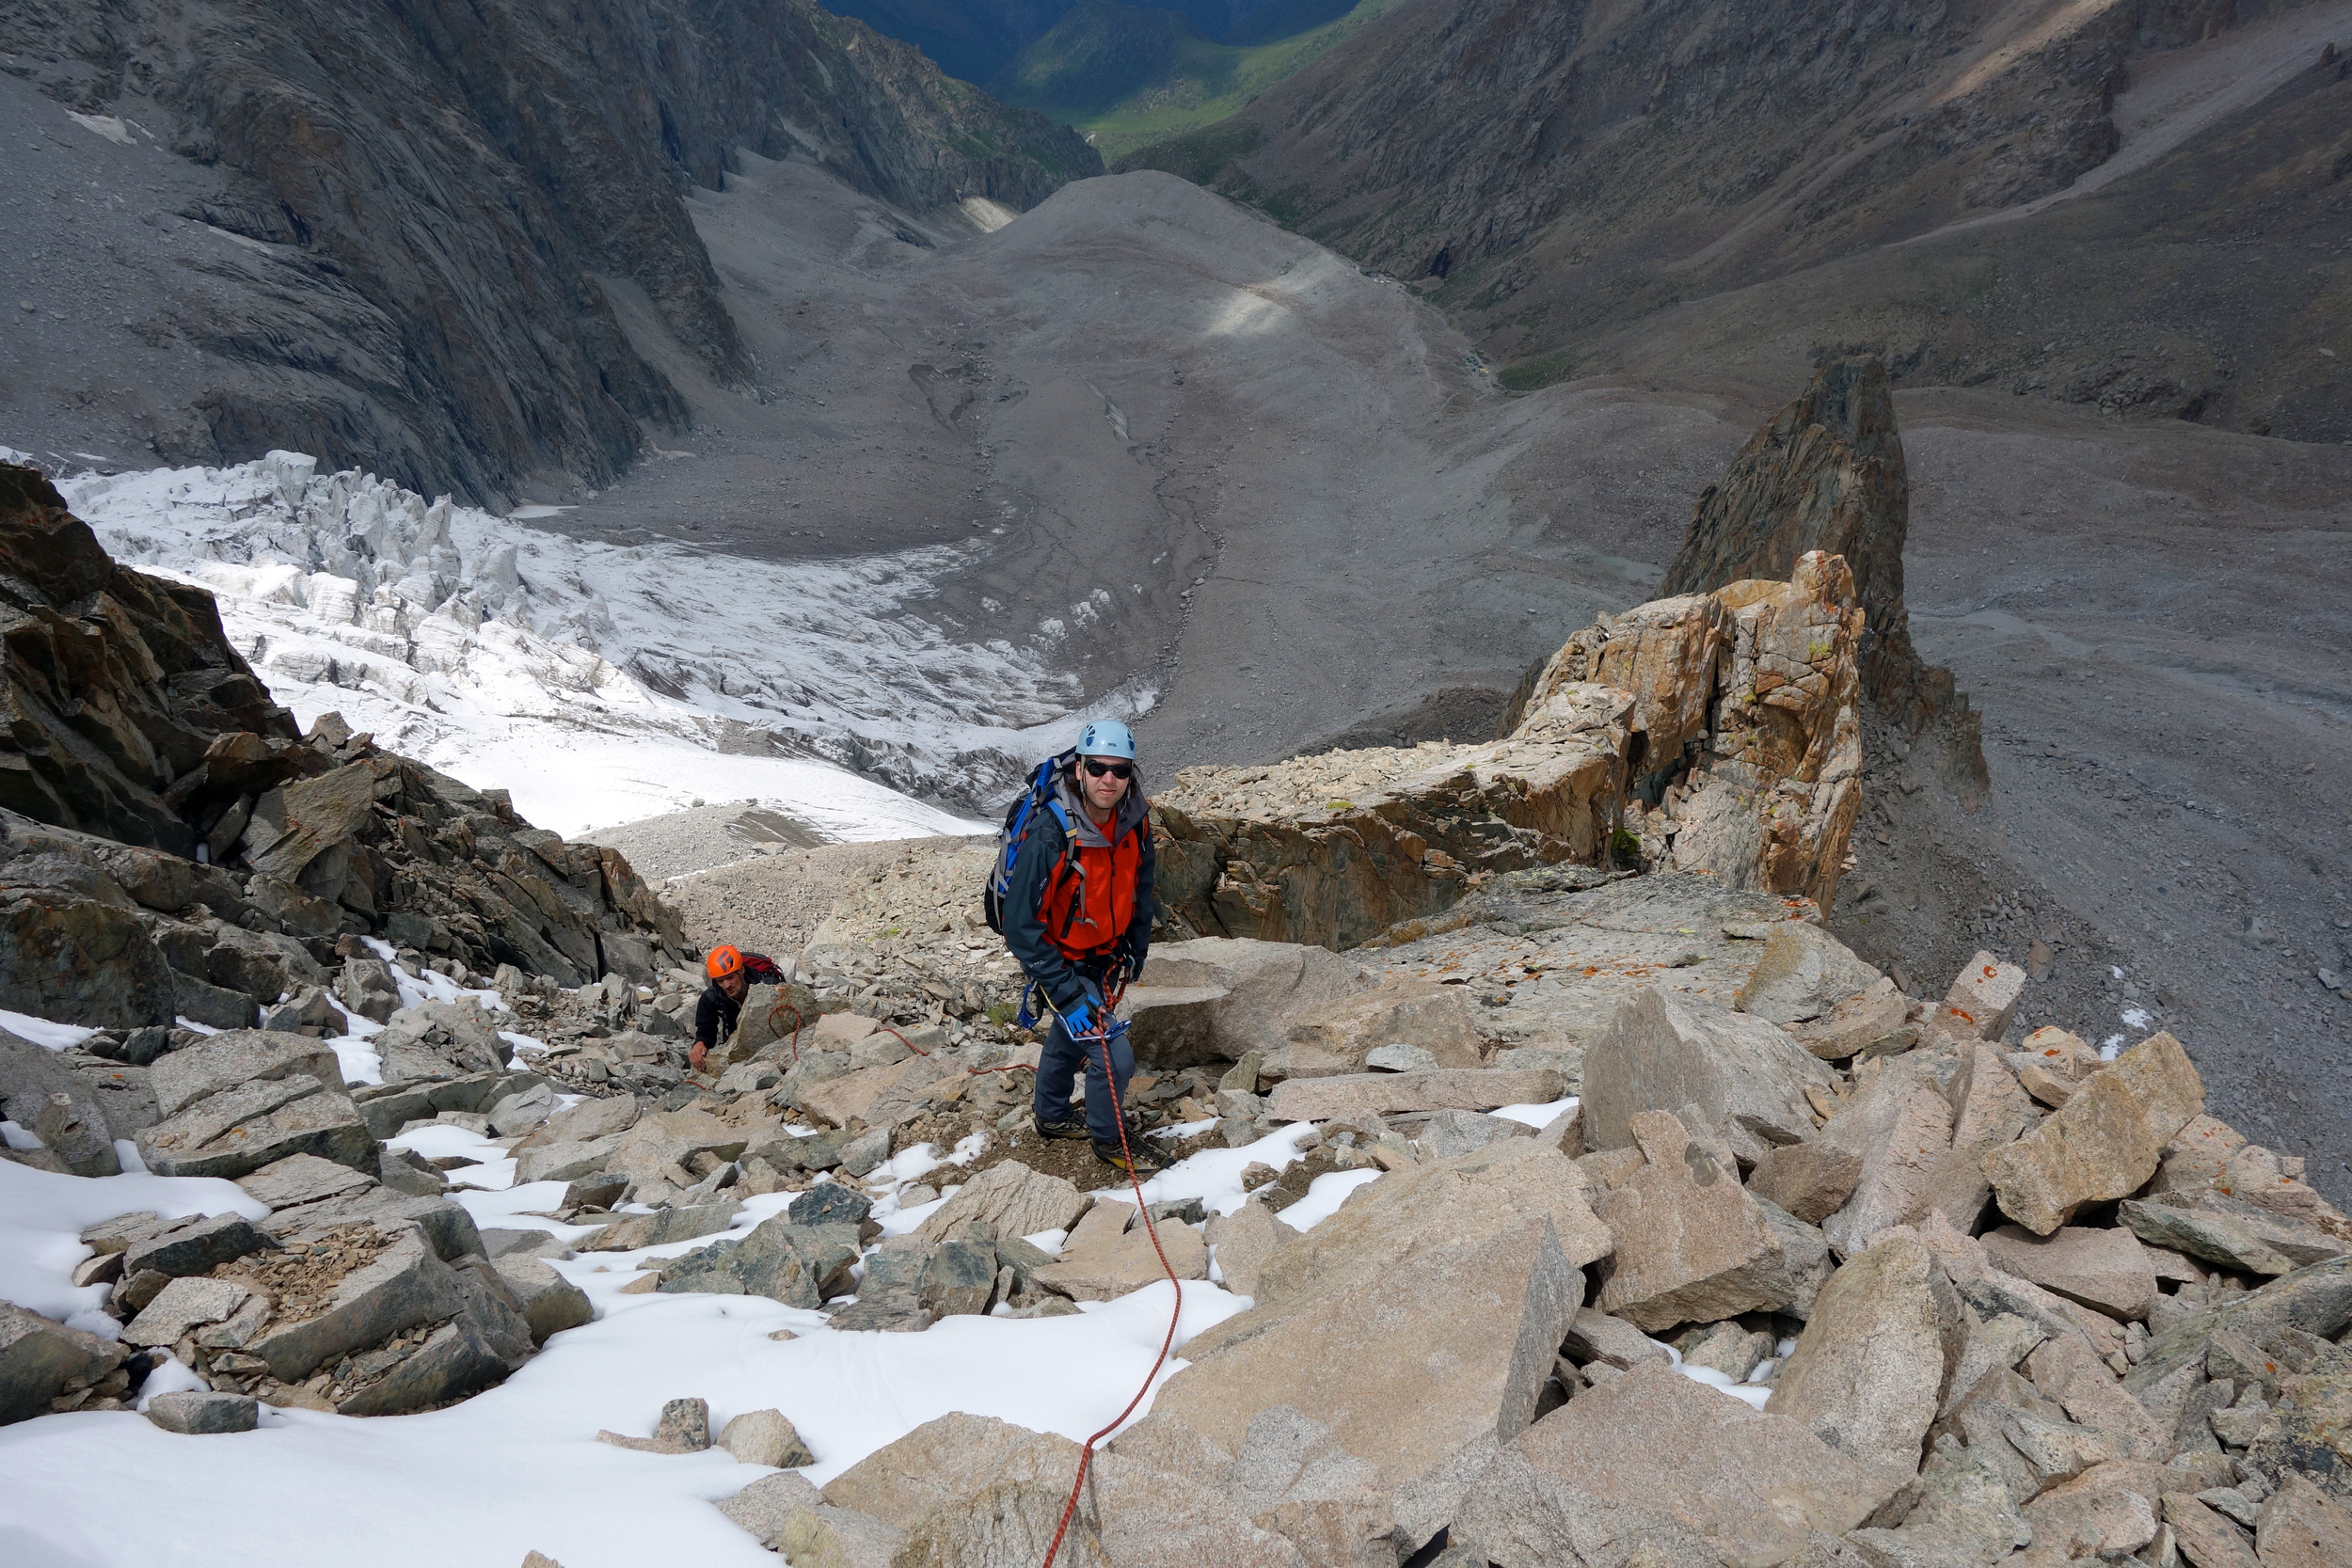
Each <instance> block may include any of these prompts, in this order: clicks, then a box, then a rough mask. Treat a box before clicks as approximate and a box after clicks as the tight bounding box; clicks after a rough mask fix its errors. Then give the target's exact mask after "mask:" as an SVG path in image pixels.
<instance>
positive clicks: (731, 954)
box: [703, 946, 743, 980]
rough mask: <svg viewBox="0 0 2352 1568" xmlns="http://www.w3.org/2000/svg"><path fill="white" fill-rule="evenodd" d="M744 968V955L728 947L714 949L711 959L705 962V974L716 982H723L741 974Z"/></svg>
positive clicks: (711, 952)
mask: <svg viewBox="0 0 2352 1568" xmlns="http://www.w3.org/2000/svg"><path fill="white" fill-rule="evenodd" d="M742 968H743V955H742V954H741V953H740V952H739V951H737V950H736V949H735V948H732V947H727V946H719V947H714V948H712V949H711V950H710V957H708V958H705V959H704V960H703V973H704V974H707V975H709V976H710V977H711V978H712V979H714V980H723V979H725V978H726V977H727V976H728V975H730V974H739V973H740V972H741V971H742Z"/></svg>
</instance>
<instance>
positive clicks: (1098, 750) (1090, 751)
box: [1078, 719, 1136, 762]
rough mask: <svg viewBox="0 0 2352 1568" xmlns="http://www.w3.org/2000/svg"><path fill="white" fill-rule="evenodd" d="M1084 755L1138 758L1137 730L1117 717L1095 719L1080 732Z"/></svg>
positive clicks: (1079, 745)
mask: <svg viewBox="0 0 2352 1568" xmlns="http://www.w3.org/2000/svg"><path fill="white" fill-rule="evenodd" d="M1078 754H1079V755H1080V756H1082V757H1125V758H1126V759H1127V760H1128V761H1129V762H1133V761H1135V760H1136V732H1135V731H1133V730H1131V729H1129V728H1128V727H1127V726H1126V725H1124V724H1122V723H1120V721H1118V720H1116V719H1093V720H1089V721H1088V722H1087V727H1086V728H1085V729H1083V730H1080V731H1079V732H1078Z"/></svg>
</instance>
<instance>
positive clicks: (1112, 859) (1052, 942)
mask: <svg viewBox="0 0 2352 1568" xmlns="http://www.w3.org/2000/svg"><path fill="white" fill-rule="evenodd" d="M1054 793H1055V798H1054V800H1053V805H1054V806H1055V807H1058V808H1059V809H1058V810H1052V809H1049V810H1041V811H1039V812H1038V813H1037V814H1036V820H1035V821H1034V822H1033V823H1032V824H1031V825H1030V827H1029V831H1028V832H1027V834H1026V835H1025V837H1024V838H1023V839H1022V841H1021V850H1020V854H1019V856H1018V858H1016V859H1015V860H1014V862H1013V865H1012V875H1011V877H1010V878H1009V880H1008V882H1007V884H1006V890H1005V893H1006V896H1005V945H1006V946H1007V947H1009V948H1010V949H1011V950H1012V956H1013V958H1014V959H1015V961H1017V962H1018V963H1019V964H1020V965H1021V968H1022V972H1023V973H1024V974H1027V975H1028V977H1029V978H1030V979H1031V980H1034V981H1036V982H1037V983H1038V984H1039V985H1041V986H1043V987H1044V988H1045V994H1046V995H1047V996H1048V997H1050V998H1051V999H1052V1000H1053V1004H1054V1006H1055V1007H1056V1008H1057V1010H1060V1011H1065V1012H1066V1011H1068V1010H1069V1009H1070V1008H1072V1007H1073V1006H1076V1005H1077V1004H1078V1003H1079V1002H1080V1001H1081V1000H1083V999H1084V998H1085V995H1086V989H1085V985H1084V982H1085V981H1088V980H1093V981H1096V982H1098V983H1099V982H1100V981H1101V979H1102V977H1103V974H1104V972H1105V971H1107V970H1108V969H1110V968H1111V966H1112V965H1113V964H1115V963H1117V962H1119V961H1120V960H1121V959H1123V960H1125V962H1126V964H1127V968H1128V973H1129V974H1136V973H1138V972H1140V971H1141V970H1142V968H1143V960H1144V958H1146V957H1147V956H1148V954H1149V953H1150V950H1151V946H1152V869H1153V864H1154V857H1153V854H1152V823H1151V807H1150V804H1149V802H1148V801H1147V800H1145V798H1144V793H1143V777H1142V774H1141V773H1140V772H1138V773H1137V774H1136V778H1135V779H1134V780H1133V781H1132V782H1131V783H1130V784H1129V785H1128V789H1127V793H1126V794H1125V795H1124V796H1122V797H1121V798H1120V802H1119V808H1118V810H1117V811H1116V812H1115V813H1114V814H1113V815H1112V817H1111V821H1110V825H1109V827H1108V829H1107V830H1105V829H1102V828H1097V827H1096V826H1095V825H1094V819H1093V818H1092V817H1089V816H1087V814H1086V806H1085V804H1084V802H1083V801H1082V800H1080V798H1079V795H1078V784H1077V781H1076V780H1075V779H1074V778H1073V777H1072V772H1071V769H1069V768H1064V769H1063V770H1061V771H1060V772H1058V773H1057V774H1056V775H1055V779H1054ZM1065 822H1067V823H1068V824H1069V828H1068V830H1067V831H1065V829H1064V827H1063V824H1064V823H1065Z"/></svg>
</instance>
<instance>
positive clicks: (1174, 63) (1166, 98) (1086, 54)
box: [988, 0, 1403, 163]
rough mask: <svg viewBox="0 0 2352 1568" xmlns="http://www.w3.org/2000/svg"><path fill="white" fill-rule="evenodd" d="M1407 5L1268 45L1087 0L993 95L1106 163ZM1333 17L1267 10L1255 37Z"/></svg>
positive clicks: (1310, 9)
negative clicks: (1076, 136) (1206, 34)
mask: <svg viewBox="0 0 2352 1568" xmlns="http://www.w3.org/2000/svg"><path fill="white" fill-rule="evenodd" d="M1402 3H1403V0H1359V3H1358V5H1357V6H1356V8H1355V9H1353V10H1351V11H1348V12H1347V13H1346V14H1344V15H1343V16H1339V17H1336V18H1333V19H1332V20H1330V21H1327V22H1324V23H1322V24H1320V25H1316V26H1312V27H1310V28H1308V29H1307V30H1306V31H1304V32H1300V33H1295V34H1293V35H1292V36H1290V37H1288V38H1283V39H1277V40H1272V41H1270V42H1263V43H1253V44H1248V45H1242V46H1235V45H1232V44H1223V43H1216V42H1212V41H1211V40H1208V39H1204V38H1202V37H1201V36H1200V32H1199V31H1198V30H1197V29H1196V28H1195V27H1194V26H1193V25H1192V24H1191V23H1189V22H1187V21H1186V20H1185V19H1184V17H1182V16H1179V15H1177V14H1176V13H1175V12H1173V11H1164V10H1146V9H1144V8H1141V7H1138V6H1127V5H1120V4H1118V3H1117V0H1080V4H1078V5H1077V6H1075V7H1073V8H1072V9H1071V10H1070V12H1069V14H1068V15H1066V16H1064V17H1063V18H1062V19H1061V21H1060V22H1058V23H1057V24H1055V26H1054V27H1053V28H1052V29H1051V30H1050V31H1049V32H1047V33H1046V34H1045V35H1044V36H1043V37H1041V38H1040V39H1038V40H1036V41H1035V42H1033V43H1031V44H1030V45H1029V46H1028V47H1027V48H1025V49H1024V50H1023V51H1022V52H1021V53H1020V54H1019V55H1016V56H1015V57H1014V58H1013V60H1012V62H1011V63H1010V64H1009V65H1008V66H1006V67H1005V68H1004V70H1002V71H999V72H998V73H997V74H996V75H995V76H994V77H993V79H992V80H991V81H990V82H989V84H988V89H989V91H990V92H992V93H993V94H995V95H996V97H998V98H1000V99H1002V100H1003V101H1004V102H1006V103H1014V104H1019V105H1021V106H1023V107H1025V108H1032V109H1039V110H1042V111H1043V112H1044V113H1046V114H1048V115H1050V116H1052V117H1053V118H1055V119H1061V120H1066V121H1068V122H1069V123H1070V124H1072V125H1074V126H1076V127H1077V128H1078V129H1079V130H1080V131H1082V132H1084V133H1086V135H1088V136H1089V138H1090V139H1091V140H1092V141H1093V143H1094V145H1095V147H1096V149H1097V150H1099V151H1100V152H1101V153H1102V154H1103V158H1104V162H1105V163H1108V162H1110V161H1112V160H1114V159H1116V158H1118V157H1119V156H1120V154H1121V153H1123V152H1128V151H1132V150H1135V149H1136V148H1139V147H1144V146H1147V145H1149V144H1150V143H1152V142H1155V141H1159V140H1161V139H1163V138H1165V137H1168V136H1172V135H1178V134H1179V133H1182V132H1185V131H1189V130H1192V129H1194V128H1195V127H1197V126H1202V125H1207V124H1210V123H1212V122H1214V121H1216V120H1219V119H1224V118H1225V117H1226V116H1228V115H1230V114H1232V113H1233V112H1234V111H1235V110H1237V109H1239V108H1241V107H1242V105H1244V104H1246V103H1248V102H1249V101H1250V100H1251V99H1252V98H1255V97H1256V96H1257V95H1258V94H1259V93H1261V92H1263V91H1264V90H1265V89H1266V88H1267V87H1272V86H1273V85H1274V84H1275V83H1277V82H1279V81H1280V80H1282V78H1284V77H1285V76H1288V75H1290V74H1291V73H1292V72H1293V71H1297V70H1298V69H1300V68H1301V67H1302V66H1304V65H1306V64H1307V63H1308V62H1309V61H1310V60H1312V59H1314V58H1315V57H1316V56H1318V55H1322V54H1323V53H1324V52H1325V51H1327V50H1328V49H1330V48H1331V47H1332V46H1333V45H1335V44H1337V43H1339V42H1341V41H1342V40H1345V39H1347V38H1350V37H1353V36H1354V35H1355V34H1356V33H1357V32H1358V31H1359V30H1361V29H1362V28H1363V26H1364V25H1365V24H1368V23H1371V22H1373V21H1375V20H1376V19H1378V18H1379V17H1380V16H1382V15H1384V14H1386V13H1387V12H1388V11H1390V10H1391V9H1393V8H1395V7H1396V6H1398V5H1400V4H1402ZM1328 8H1329V6H1328V0H1325V3H1324V4H1323V5H1322V6H1321V7H1320V9H1322V10H1326V11H1327V9H1328ZM1317 9H1318V8H1317V7H1316V6H1315V5H1314V0H1299V3H1294V4H1288V5H1278V6H1275V7H1270V8H1268V13H1269V14H1268V15H1266V16H1264V17H1253V18H1251V22H1252V24H1253V25H1252V27H1251V28H1250V31H1252V32H1259V31H1262V30H1263V27H1265V26H1267V25H1279V20H1278V19H1279V17H1282V16H1289V17H1292V18H1301V17H1304V16H1312V15H1314V14H1316V11H1317Z"/></svg>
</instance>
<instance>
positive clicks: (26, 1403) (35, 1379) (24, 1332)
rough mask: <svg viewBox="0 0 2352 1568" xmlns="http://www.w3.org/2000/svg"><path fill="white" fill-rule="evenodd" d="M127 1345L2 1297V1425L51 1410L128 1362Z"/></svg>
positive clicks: (0, 1325)
mask: <svg viewBox="0 0 2352 1568" xmlns="http://www.w3.org/2000/svg"><path fill="white" fill-rule="evenodd" d="M123 1354H124V1353H123V1350H122V1347H121V1346H119V1345H117V1344H111V1343H109V1342H108V1341H106V1340H104V1339H102V1338H99V1337H98V1336H96V1335H95V1334H86V1333H84V1332H83V1331H82V1330H80V1329H78V1328H68V1327H66V1325H65V1324H63V1323H52V1322H50V1321H49V1320H48V1319H47V1318H44V1317H42V1316H40V1314H39V1313H37V1312H27V1311H25V1310H24V1308H23V1307H14V1306H11V1305H9V1304H8V1303H7V1302H0V1426H6V1425H8V1423H9V1422H11V1421H28V1420H30V1419H32V1418H34V1417H36V1416H45V1415H47V1414H48V1413H49V1411H50V1407H51V1402H52V1401H55V1400H57V1399H60V1398H63V1397H67V1396H68V1395H69V1394H70V1393H71V1392H72V1391H74V1390H77V1389H87V1388H88V1387H90V1386H92V1385H94V1384H96V1383H98V1382H99V1380H101V1379H102V1378H103V1377H105V1376H106V1375H107V1374H108V1373H110V1372H112V1371H113V1370H115V1369H116V1368H117V1367H119V1366H120V1365H121V1364H122V1359H123Z"/></svg>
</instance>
